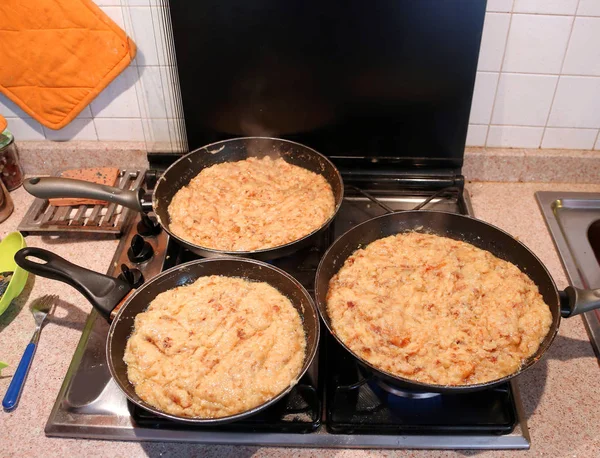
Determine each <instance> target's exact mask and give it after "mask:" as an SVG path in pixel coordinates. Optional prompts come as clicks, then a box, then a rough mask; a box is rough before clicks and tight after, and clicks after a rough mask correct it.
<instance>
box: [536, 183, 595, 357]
mask: <svg viewBox="0 0 600 458" xmlns="http://www.w3.org/2000/svg"><path fill="white" fill-rule="evenodd" d="M535 197H536V200H537V203H538V205H539V207H540V211H541V212H542V216H543V217H544V221H545V222H546V226H547V227H548V230H549V231H550V235H551V237H552V241H553V243H554V247H555V248H556V251H557V252H558V257H559V258H560V261H561V263H562V266H563V269H564V271H565V273H566V275H567V279H568V280H569V284H570V285H572V286H575V287H577V288H585V282H584V279H583V277H582V273H581V271H580V269H579V268H578V266H577V262H576V260H575V257H574V255H573V253H572V251H571V248H570V247H569V243H568V242H567V240H566V238H565V235H564V234H563V231H562V229H561V227H560V223H559V221H558V219H557V218H556V215H555V214H554V208H553V205H554V203H555V202H556V201H558V200H561V199H566V198H568V199H573V200H578V199H580V200H589V199H592V198H593V199H594V200H596V201H598V202H600V193H581V192H560V191H538V192H536V193H535ZM594 286H595V285H594ZM582 319H583V323H584V325H585V328H586V331H587V333H588V336H589V338H590V343H591V344H592V347H593V349H594V352H595V353H596V356H597V357H598V358H599V359H600V320H599V319H598V317H597V315H596V313H595V312H593V311H592V312H588V313H584V314H583V315H582Z"/></svg>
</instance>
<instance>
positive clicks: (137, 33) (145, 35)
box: [128, 7, 159, 65]
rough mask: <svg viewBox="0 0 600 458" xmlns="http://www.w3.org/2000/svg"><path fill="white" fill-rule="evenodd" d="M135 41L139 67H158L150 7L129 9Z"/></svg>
mask: <svg viewBox="0 0 600 458" xmlns="http://www.w3.org/2000/svg"><path fill="white" fill-rule="evenodd" d="M128 11H129V16H130V17H131V24H132V26H133V40H134V41H135V44H136V45H137V56H136V59H135V60H136V63H137V65H158V64H159V61H158V52H157V48H156V40H155V32H154V24H153V23H152V12H151V11H150V7H129V9H128Z"/></svg>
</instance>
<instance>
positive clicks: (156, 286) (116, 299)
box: [15, 248, 319, 425]
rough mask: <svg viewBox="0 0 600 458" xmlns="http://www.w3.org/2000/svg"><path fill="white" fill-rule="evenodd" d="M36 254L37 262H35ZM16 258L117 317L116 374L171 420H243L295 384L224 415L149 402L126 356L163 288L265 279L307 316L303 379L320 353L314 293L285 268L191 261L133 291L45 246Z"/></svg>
mask: <svg viewBox="0 0 600 458" xmlns="http://www.w3.org/2000/svg"><path fill="white" fill-rule="evenodd" d="M32 258H33V259H36V261H33V260H32ZM38 261H41V262H38ZM15 262H16V263H17V264H18V265H19V266H21V267H22V268H23V269H25V270H27V271H29V272H31V273H33V274H35V275H39V276H41V277H46V278H52V279H54V280H58V281H62V282H64V283H67V284H69V285H71V286H73V287H74V288H76V289H77V290H78V291H80V292H81V293H82V294H83V295H84V296H85V297H86V298H87V299H88V301H90V303H91V304H92V305H93V306H94V308H95V309H96V310H98V312H100V314H101V315H102V316H103V317H104V318H106V319H107V320H108V321H112V323H111V326H110V330H109V332H108V338H107V340H106V358H107V360H108V368H109V369H110V374H111V376H112V378H113V379H114V380H115V382H116V383H117V385H118V386H119V388H120V389H121V391H123V393H124V394H125V396H127V397H128V398H129V400H130V401H131V402H133V403H134V404H137V405H138V406H140V407H142V408H144V409H146V410H149V411H151V412H153V413H155V414H156V415H160V416H161V417H165V418H168V419H170V420H175V421H179V422H185V423H191V424H195V425H214V424H222V423H228V422H232V421H236V420H240V419H242V418H246V417H249V416H251V415H254V414H256V413H258V412H259V411H261V410H263V409H266V408H267V407H269V406H270V405H272V404H274V403H275V402H277V401H278V400H280V399H281V398H282V397H283V396H285V395H286V394H287V393H289V392H290V390H291V389H292V388H293V387H292V386H290V387H288V388H287V389H286V390H284V391H282V392H281V393H279V394H278V395H277V396H275V397H273V398H271V399H270V400H268V401H267V402H265V403H264V404H261V405H259V406H257V407H255V408H253V409H251V410H248V411H245V412H241V413H238V414H236V415H231V416H228V417H221V418H188V417H182V416H176V415H171V414H168V413H165V412H162V411H160V410H157V409H156V408H155V407H152V406H150V405H148V404H146V403H145V402H144V401H143V400H141V399H140V398H139V397H138V395H137V394H136V392H135V389H134V387H133V385H132V384H131V383H130V382H129V379H128V378H127V366H126V364H125V362H124V361H123V355H124V353H125V344H126V343H127V339H128V338H129V336H130V334H131V331H132V329H133V323H134V319H135V317H136V315H137V314H138V313H140V312H143V311H144V310H146V308H147V307H148V305H149V304H150V302H151V301H152V300H153V299H154V298H155V297H156V296H157V295H158V294H160V293H162V292H164V291H167V290H169V289H172V288H175V287H177V286H181V285H185V284H188V283H191V282H193V281H194V280H196V279H197V278H199V277H203V276H206V275H224V276H232V277H242V278H246V279H248V280H255V281H262V282H266V283H268V284H270V285H271V286H273V287H275V288H277V290H279V292H281V293H282V294H284V295H285V296H286V297H288V298H289V299H290V301H291V302H292V305H293V306H294V307H295V308H296V310H298V312H299V313H300V316H301V318H302V325H303V327H304V333H305V335H306V354H305V357H304V364H303V365H302V370H301V371H300V374H299V375H298V379H300V377H302V375H304V373H305V372H306V370H307V369H308V367H309V366H310V365H311V363H312V361H313V359H314V357H315V354H316V352H317V345H318V342H319V316H318V313H317V309H316V307H315V304H314V302H313V300H312V298H311V297H310V294H309V293H308V292H307V291H306V290H305V289H304V288H303V287H302V285H301V284H300V283H298V281H296V280H295V279H294V278H293V277H292V276H290V275H288V274H287V273H285V272H284V271H283V270H280V269H278V268H276V267H273V266H270V265H269V264H265V263H263V262H260V261H255V260H252V259H238V258H219V259H201V260H198V261H192V262H188V263H186V264H180V265H178V266H176V267H173V268H172V269H169V270H166V271H164V272H162V273H161V274H159V275H157V276H156V277H154V278H153V279H152V280H150V281H148V282H146V283H145V284H144V285H142V286H141V287H140V288H139V289H137V290H135V291H132V290H131V288H130V287H129V285H128V284H127V283H125V282H124V281H121V280H119V279H116V278H112V277H108V276H106V275H102V274H99V273H97V272H94V271H92V270H88V269H84V268H83V267H79V266H76V265H74V264H71V263H70V262H68V261H66V260H65V259H63V258H61V257H59V256H57V255H55V254H53V253H51V252H49V251H46V250H43V249H40V248H23V249H22V250H20V251H18V252H17V254H16V255H15Z"/></svg>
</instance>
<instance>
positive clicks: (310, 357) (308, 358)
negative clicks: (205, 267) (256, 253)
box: [106, 256, 321, 425]
mask: <svg viewBox="0 0 600 458" xmlns="http://www.w3.org/2000/svg"><path fill="white" fill-rule="evenodd" d="M224 260H229V261H234V262H239V263H249V264H258V265H259V266H261V267H266V268H269V269H271V270H274V271H276V272H277V273H279V274H282V275H283V276H284V277H287V278H288V279H289V280H291V281H292V283H294V284H295V285H296V286H297V287H298V288H299V289H300V291H302V292H303V294H304V295H305V297H306V298H307V299H308V303H309V304H310V305H311V306H312V309H313V312H314V313H315V322H316V323H317V326H316V331H315V340H316V343H315V345H313V347H312V351H311V352H310V354H306V355H305V358H304V363H303V365H302V369H301V371H300V372H299V373H298V376H297V377H296V379H295V380H296V383H292V384H290V385H289V386H288V387H287V388H285V389H284V390H283V391H281V392H280V393H279V394H278V395H276V396H275V397H273V398H270V399H269V400H267V401H266V402H264V403H262V404H260V405H258V406H256V407H254V408H252V409H250V410H245V411H243V412H239V413H237V414H235V415H229V416H227V417H217V418H196V417H180V416H177V415H172V414H169V413H167V412H163V411H161V410H158V409H156V408H155V407H152V406H151V405H149V404H148V403H146V402H145V401H143V400H141V399H140V400H136V399H132V398H131V397H130V396H129V394H128V393H127V391H126V390H125V389H123V387H121V383H120V381H119V379H118V378H117V377H116V376H115V374H116V369H115V367H114V365H113V361H112V358H111V355H112V351H111V350H112V341H113V338H112V337H113V334H114V330H115V328H116V326H117V325H118V322H119V321H120V319H121V315H122V314H123V313H124V311H125V310H126V309H127V307H128V306H129V304H130V303H131V302H132V301H133V299H134V298H135V297H136V296H137V295H138V294H140V293H141V292H142V291H144V289H145V288H146V287H149V285H151V284H153V283H155V282H156V281H158V280H160V279H161V278H162V277H164V276H166V275H169V274H170V273H172V272H174V271H177V270H183V269H185V268H186V267H189V266H191V265H197V264H203V263H209V262H219V261H224ZM276 289H277V288H276ZM165 291H168V290H165ZM278 291H279V290H278ZM282 294H283V293H282ZM286 297H287V296H286ZM288 299H289V298H288ZM290 301H291V299H290ZM148 305H149V304H148ZM140 313H141V312H140ZM304 313H306V311H304ZM319 316H320V315H319V311H318V310H317V306H316V304H315V302H314V300H313V299H312V296H311V295H310V293H309V292H308V291H306V288H304V286H302V284H301V283H300V282H299V281H298V280H296V279H295V278H294V277H293V276H291V275H290V274H288V273H287V272H285V271H284V270H282V269H280V268H278V267H275V266H272V265H270V264H267V263H265V262H263V261H259V260H257V259H248V258H237V257H235V256H227V257H225V256H224V257H220V258H204V259H196V260H194V261H189V262H186V263H183V264H178V265H176V266H174V267H171V268H170V269H167V270H165V271H163V272H161V273H160V274H158V275H156V276H154V277H152V279H151V280H150V281H148V282H146V283H144V284H143V285H142V286H141V287H139V288H138V289H136V290H135V291H134V292H133V294H131V295H130V296H129V297H128V298H127V300H126V301H125V302H124V303H123V304H122V305H121V306H120V307H119V310H118V311H117V314H116V315H115V317H114V319H113V320H112V322H111V323H110V329H109V331H108V336H107V339H106V360H107V363H108V370H109V372H110V375H111V378H112V379H113V380H114V381H115V383H116V384H117V386H119V389H120V390H121V392H122V393H123V394H124V395H125V396H126V397H127V399H129V400H130V401H131V402H133V403H134V404H136V405H140V406H141V407H143V408H144V409H146V410H148V411H150V412H152V413H154V414H155V415H158V416H160V417H164V418H168V419H169V420H173V421H176V422H179V423H188V424H195V425H215V424H224V423H230V422H234V421H237V420H241V419H243V418H247V417H250V416H252V415H254V414H255V413H258V412H259V411H261V410H262V409H264V408H267V407H268V406H270V405H272V404H275V403H276V402H277V401H279V400H280V399H281V398H283V397H284V396H285V395H286V394H288V393H289V392H290V391H291V390H292V389H293V388H294V386H296V385H297V382H298V381H299V380H300V379H301V378H302V377H303V376H304V374H305V373H306V371H307V370H308V369H309V367H310V366H311V365H312V363H313V361H314V359H315V356H316V354H317V351H318V348H319V341H320V338H321V327H320V326H319V325H318V323H319ZM302 324H303V328H304V316H302ZM308 344H309V342H308V339H307V345H308ZM129 383H131V382H129Z"/></svg>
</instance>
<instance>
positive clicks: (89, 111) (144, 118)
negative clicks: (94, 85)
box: [0, 0, 185, 151]
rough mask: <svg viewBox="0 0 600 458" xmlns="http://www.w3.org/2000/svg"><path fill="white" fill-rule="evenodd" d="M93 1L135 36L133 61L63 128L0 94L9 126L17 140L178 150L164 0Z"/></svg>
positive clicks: (176, 116) (0, 101)
mask: <svg viewBox="0 0 600 458" xmlns="http://www.w3.org/2000/svg"><path fill="white" fill-rule="evenodd" d="M94 1H95V2H96V4H98V5H99V6H100V8H101V9H102V10H103V11H104V12H105V13H106V14H107V15H108V16H109V17H110V18H111V19H113V20H114V21H115V22H116V23H117V24H119V26H121V28H123V29H124V30H125V31H126V32H127V34H128V35H129V36H131V37H132V38H133V40H134V41H135V43H136V45H137V55H136V58H135V60H134V62H133V63H132V65H130V66H129V67H127V68H126V69H125V70H124V71H123V72H122V73H121V74H120V75H119V76H118V77H117V78H116V79H115V80H114V81H113V82H112V83H111V84H110V85H109V86H108V87H107V88H106V89H105V90H104V91H102V92H101V93H100V94H99V95H98V97H97V98H96V99H94V100H93V101H92V103H91V104H90V105H89V106H88V107H86V109H85V110H84V111H83V112H82V113H81V114H80V115H79V116H78V117H77V118H76V119H75V120H73V121H72V122H71V123H70V124H69V125H68V126H66V127H65V128H63V129H61V130H52V129H48V128H47V127H43V126H42V125H41V124H40V123H38V122H37V121H35V120H33V119H31V118H30V117H28V115H27V114H26V113H24V112H23V111H22V110H20V109H19V108H18V107H17V106H16V105H15V104H13V103H12V102H11V101H9V100H8V99H7V98H6V97H4V96H3V95H1V94H0V113H1V114H3V115H4V116H5V117H6V118H7V121H8V126H9V129H10V130H11V131H12V132H13V134H14V135H15V138H16V139H17V140H44V139H48V140H56V141H68V140H106V141H113V140H114V141H119V140H123V141H142V142H146V147H147V149H149V150H156V151H169V150H181V149H182V148H184V147H185V145H184V144H182V142H181V125H180V122H179V121H180V119H179V118H180V117H179V116H178V113H177V104H176V101H175V100H174V99H175V97H174V89H175V87H176V82H174V81H173V74H172V71H171V70H172V68H173V66H172V65H170V62H169V60H168V57H167V52H166V51H165V47H166V45H165V31H164V27H162V15H163V14H164V13H165V11H166V8H165V7H164V5H166V0H94ZM161 5H162V6H161Z"/></svg>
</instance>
